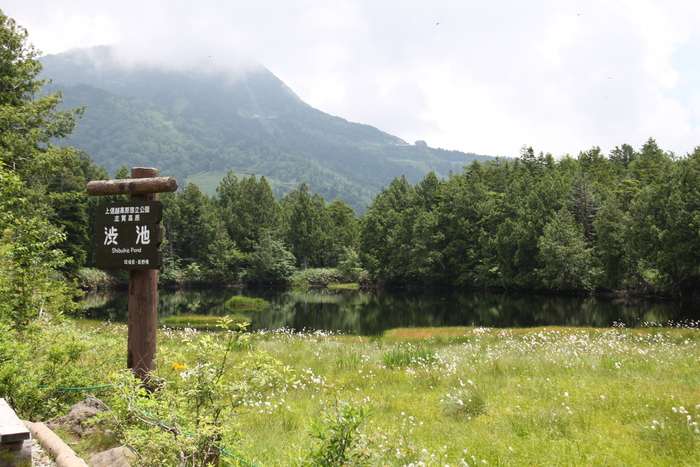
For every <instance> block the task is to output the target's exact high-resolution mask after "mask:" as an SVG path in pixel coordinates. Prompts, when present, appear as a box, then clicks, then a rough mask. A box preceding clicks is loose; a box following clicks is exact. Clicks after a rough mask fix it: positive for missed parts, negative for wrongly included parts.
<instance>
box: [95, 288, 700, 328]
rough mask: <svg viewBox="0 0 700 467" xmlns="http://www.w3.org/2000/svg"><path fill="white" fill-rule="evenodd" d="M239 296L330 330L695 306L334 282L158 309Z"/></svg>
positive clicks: (124, 300)
mask: <svg viewBox="0 0 700 467" xmlns="http://www.w3.org/2000/svg"><path fill="white" fill-rule="evenodd" d="M234 295H243V296H247V297H253V298H257V297H259V298H263V299H264V300H266V301H268V302H269V303H270V306H269V307H267V308H264V309H262V310H260V311H246V312H243V314H244V315H245V316H246V317H247V318H248V319H249V320H250V322H251V329H254V330H255V329H279V328H282V327H287V328H293V329H296V330H302V329H307V330H315V329H321V330H327V331H342V332H344V333H356V334H360V335H377V334H381V333H382V332H383V331H384V330H386V329H392V328H397V327H424V326H487V327H532V326H585V327H608V326H611V325H612V324H613V323H614V322H622V323H624V324H625V325H627V326H628V327H635V326H638V325H640V324H641V323H644V322H656V323H662V324H665V323H667V322H668V321H670V320H683V319H692V318H694V317H693V316H690V314H691V313H692V310H688V311H687V312H686V311H684V310H682V309H681V308H680V306H679V304H678V303H675V302H655V301H647V300H626V299H600V298H592V297H586V298H578V297H556V296H537V295H535V296H533V295H511V294H493V293H465V292H442V293H441V292H423V291H406V290H401V291H387V290H329V289H243V290H239V289H227V288H224V289H216V290H210V289H206V290H192V289H179V290H161V291H160V292H159V299H158V316H159V318H164V317H167V316H178V315H184V314H197V315H212V316H224V315H231V314H234V312H233V311H232V310H231V309H229V308H227V307H226V305H225V302H226V301H227V300H228V299H229V298H231V297H233V296H234ZM83 304H84V309H85V314H86V316H87V317H89V318H94V319H110V320H113V321H119V322H126V321H127V307H128V293H127V292H126V291H118V292H108V293H105V292H100V293H88V294H86V296H85V299H84V303H83Z"/></svg>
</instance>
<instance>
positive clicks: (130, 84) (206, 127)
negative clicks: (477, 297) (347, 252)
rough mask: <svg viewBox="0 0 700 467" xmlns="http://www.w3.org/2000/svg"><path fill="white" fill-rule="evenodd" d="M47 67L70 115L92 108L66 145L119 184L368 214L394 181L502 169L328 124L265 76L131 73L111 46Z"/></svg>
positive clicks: (375, 132) (77, 52)
mask: <svg viewBox="0 0 700 467" xmlns="http://www.w3.org/2000/svg"><path fill="white" fill-rule="evenodd" d="M42 63H43V66H44V71H43V76H44V77H46V78H48V79H50V80H51V81H52V84H51V85H50V87H51V88H52V89H54V90H55V89H61V90H62V91H63V97H64V104H63V105H65V106H67V107H73V106H83V105H87V108H86V111H85V114H84V116H83V118H82V120H81V121H80V122H79V123H78V125H77V127H76V131H75V132H74V134H72V135H71V136H69V137H68V138H67V139H66V141H65V143H66V144H69V145H72V146H74V147H76V148H78V149H81V150H84V151H86V152H87V153H88V154H89V155H90V156H91V157H92V159H93V160H94V161H95V162H96V163H97V164H98V165H100V164H102V165H104V166H105V168H106V169H107V171H108V172H109V173H114V172H115V171H116V170H117V169H118V168H119V167H121V166H122V165H126V166H127V167H128V166H143V165H146V166H152V167H156V168H158V169H159V170H160V171H161V173H164V174H168V175H173V176H176V177H178V178H181V179H187V178H188V177H192V176H194V175H195V174H201V173H203V172H212V173H218V172H221V173H222V174H223V173H225V172H226V171H227V170H233V171H234V172H235V173H243V174H245V173H256V174H258V175H264V176H265V177H266V178H268V179H269V180H270V181H271V182H272V185H273V187H274V189H275V194H276V195H277V196H282V195H284V194H285V193H286V192H288V191H289V190H290V189H291V187H293V186H294V185H295V184H296V185H298V184H299V183H301V182H302V181H306V182H307V183H308V185H309V187H310V188H311V190H313V191H315V192H318V193H320V194H321V195H323V196H324V197H326V198H327V199H329V200H332V199H335V198H341V199H343V200H344V201H345V202H347V203H348V204H350V205H351V206H352V207H353V208H354V209H355V210H356V211H358V212H359V213H361V212H363V211H364V209H365V207H366V206H367V205H369V204H370V203H371V200H372V198H373V197H374V195H375V194H376V193H377V192H378V191H379V190H380V189H381V188H382V187H384V186H388V184H389V183H390V182H391V180H392V179H393V178H394V177H397V176H401V175H402V174H403V175H406V177H407V178H408V179H409V180H410V181H412V182H414V183H416V182H418V181H419V180H420V179H422V178H423V177H424V176H425V174H427V173H428V172H429V171H431V170H432V171H435V172H436V173H438V175H442V176H444V175H446V174H447V173H448V172H449V171H450V170H452V169H459V168H461V165H466V164H468V163H470V162H471V161H472V160H474V159H477V160H485V159H490V157H488V156H479V155H476V154H471V153H463V152H460V151H445V150H442V149H434V148H430V147H428V146H427V145H422V144H421V145H408V144H407V143H406V142H405V141H403V140H402V139H401V138H398V137H396V136H393V135H390V134H388V133H385V132H383V131H381V130H379V129H377V128H374V127H372V126H370V125H365V124H360V123H352V122H349V121H347V120H345V119H343V118H341V117H337V116H332V115H329V114H327V113H324V112H322V111H320V110H317V109H315V108H313V107H311V106H310V105H308V104H306V103H305V102H303V101H302V100H301V99H300V98H299V97H298V96H297V95H296V94H295V93H294V92H293V90H292V89H290V88H289V87H288V86H286V85H285V84H284V83H283V82H282V81H281V80H280V79H279V78H277V77H276V76H275V75H274V74H272V73H271V72H270V71H269V70H267V69H266V68H264V67H263V66H262V65H260V66H253V67H249V68H248V69H247V70H245V72H240V73H236V74H232V73H224V72H223V71H201V70H185V71H183V70H163V69H160V68H157V67H149V66H146V65H143V64H141V65H130V66H127V65H124V64H122V63H120V62H119V60H117V59H116V58H115V57H114V54H113V49H112V48H110V47H108V46H101V47H96V48H92V49H74V50H72V51H68V52H64V53H62V54H55V55H48V56H45V57H43V58H42ZM210 191H211V188H210Z"/></svg>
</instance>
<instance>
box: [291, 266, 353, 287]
mask: <svg viewBox="0 0 700 467" xmlns="http://www.w3.org/2000/svg"><path fill="white" fill-rule="evenodd" d="M342 280H343V274H342V273H341V272H340V271H339V270H338V269H331V268H314V269H303V270H299V271H296V272H295V273H294V274H293V275H292V278H291V283H292V284H293V285H307V284H308V285H328V284H330V283H332V282H341V281H342Z"/></svg>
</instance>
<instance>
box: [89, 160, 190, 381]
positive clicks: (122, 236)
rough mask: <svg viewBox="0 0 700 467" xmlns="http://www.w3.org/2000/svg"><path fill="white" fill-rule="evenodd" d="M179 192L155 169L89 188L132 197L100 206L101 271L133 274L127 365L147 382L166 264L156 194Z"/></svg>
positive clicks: (137, 170) (94, 193)
mask: <svg viewBox="0 0 700 467" xmlns="http://www.w3.org/2000/svg"><path fill="white" fill-rule="evenodd" d="M175 190H177V180H175V179H174V178H173V177H158V171H157V170H156V169H152V168H147V167H134V168H132V169H131V178H130V179H126V180H97V181H93V182H89V183H88V184H87V192H88V194H89V195H91V196H107V195H131V201H130V202H123V203H101V204H100V205H99V207H98V212H97V220H98V227H97V229H98V230H97V239H98V248H97V267H98V268H100V269H129V270H130V276H129V331H128V332H129V337H128V344H127V352H128V354H127V366H128V367H129V368H131V369H133V371H134V374H135V375H136V376H137V377H139V378H141V380H143V381H146V380H147V379H148V374H149V372H151V371H153V370H154V369H155V365H154V363H153V360H154V358H155V355H156V330H157V327H158V315H157V307H158V268H160V267H161V266H162V264H163V260H162V253H161V251H160V244H161V242H162V239H163V235H162V230H161V228H160V225H159V223H160V221H161V219H162V216H163V208H162V205H161V204H160V202H158V195H157V193H165V192H172V191H175Z"/></svg>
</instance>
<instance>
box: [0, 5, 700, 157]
mask: <svg viewBox="0 0 700 467" xmlns="http://www.w3.org/2000/svg"><path fill="white" fill-rule="evenodd" d="M29 3H30V2H26V1H23V0H6V2H5V6H4V7H3V8H4V11H5V13H6V14H8V15H10V16H12V17H14V18H15V19H17V21H18V22H19V23H20V24H22V25H24V26H26V27H27V28H28V29H29V33H30V38H31V40H32V42H34V43H35V44H36V45H37V46H38V47H39V48H40V49H43V50H44V51H45V52H50V53H53V52H59V51H62V50H66V49H68V48H71V47H76V46H90V45H97V44H107V43H118V44H120V50H121V51H122V56H123V57H125V58H126V57H128V58H129V59H130V60H138V61H141V62H147V63H150V64H152V65H158V66H171V67H185V66H196V67H211V68H216V69H223V68H237V69H240V68H241V67H247V66H253V64H254V63H255V62H256V61H257V62H260V63H262V64H263V65H264V66H266V67H267V68H269V69H270V70H271V71H272V72H273V73H275V74H276V75H277V76H278V77H279V78H280V79H282V80H283V81H284V82H285V83H286V84H287V85H288V86H289V87H291V88H292V89H293V90H294V91H295V92H296V93H297V94H298V95H299V96H300V97H301V98H302V99H304V100H305V101H306V102H308V103H309V104H310V105H312V106H314V107H317V108H319V109H320V110H323V111H325V112H328V113H331V114H333V115H338V116H341V117H343V118H347V119H348V120H351V121H356V122H361V123H367V124H371V125H373V126H376V127H378V128H380V129H381V130H384V131H387V132H388V133H391V134H394V135H396V136H399V137H401V138H403V139H405V140H407V141H411V142H412V141H415V140H417V139H425V140H427V141H428V143H429V144H430V145H431V146H437V147H444V148H447V149H459V150H462V151H470V152H477V153H483V154H491V155H496V154H500V155H505V156H515V155H517V154H518V150H519V148H520V147H521V146H522V145H523V144H528V145H532V146H533V147H535V149H536V150H537V151H540V150H542V151H545V152H552V153H553V154H554V155H556V156H559V155H563V154H567V153H569V154H573V155H575V154H577V153H578V151H581V150H586V149H588V148H590V147H591V146H594V145H598V146H601V147H602V148H603V150H604V151H606V152H607V151H609V150H611V149H612V148H614V147H615V146H618V145H620V144H622V143H629V144H632V145H633V146H635V147H640V146H641V145H642V144H643V142H644V141H645V140H646V139H647V138H648V137H650V136H651V137H654V138H656V140H657V141H658V142H659V145H660V146H661V147H663V148H666V149H669V150H673V151H675V152H677V153H679V154H684V153H686V152H689V151H692V150H693V148H694V146H696V145H698V144H700V127H699V125H698V123H699V120H700V117H698V115H700V113H699V112H700V111H699V110H698V101H699V100H700V98H698V95H699V91H698V84H697V83H698V81H697V80H696V79H691V78H689V77H694V76H697V65H695V63H696V61H697V55H696V54H694V53H692V51H693V50H697V49H698V45H697V44H698V41H700V34H698V26H697V25H698V24H700V4H698V5H696V3H697V2H688V1H685V0H586V1H583V0H580V1H579V0H574V1H570V2H561V1H558V0H533V1H531V2H522V1H520V0H499V1H493V2H486V3H485V2H478V1H465V0H443V1H440V2H425V1H424V0H383V1H381V2H376V1H373V0H338V1H334V2H327V1H324V0H284V1H283V0H259V1H257V2H241V1H233V2H228V3H224V2H220V1H214V0H202V1H200V2H197V3H196V4H194V3H191V2H185V1H183V0H170V1H167V2H166V1H165V0H152V1H148V2H144V1H142V0H141V1H135V0H122V1H119V2H116V1H103V2H94V1H85V0H52V1H48V0H33V1H32V2H31V5H29ZM684 51H685V52H684ZM694 73H695V74H694Z"/></svg>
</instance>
